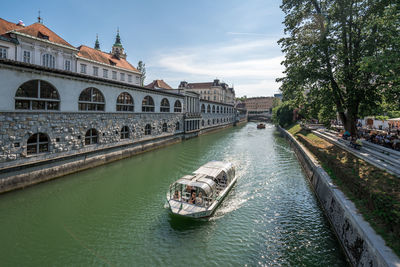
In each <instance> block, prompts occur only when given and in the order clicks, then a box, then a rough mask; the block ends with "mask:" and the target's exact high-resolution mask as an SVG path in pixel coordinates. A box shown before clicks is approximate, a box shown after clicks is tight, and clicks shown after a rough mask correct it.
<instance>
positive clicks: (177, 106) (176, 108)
mask: <svg viewBox="0 0 400 267" xmlns="http://www.w3.org/2000/svg"><path fill="white" fill-rule="evenodd" d="M174 112H182V104H181V101H179V100H176V101H175V105H174Z"/></svg>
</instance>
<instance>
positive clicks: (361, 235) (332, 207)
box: [277, 126, 400, 266]
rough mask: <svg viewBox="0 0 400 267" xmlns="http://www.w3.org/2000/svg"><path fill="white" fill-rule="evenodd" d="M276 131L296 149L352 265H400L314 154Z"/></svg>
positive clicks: (279, 128) (281, 130)
mask: <svg viewBox="0 0 400 267" xmlns="http://www.w3.org/2000/svg"><path fill="white" fill-rule="evenodd" d="M277 128H278V131H279V132H280V133H281V134H282V135H283V136H284V137H285V138H286V139H287V140H288V141H289V143H290V145H291V147H292V148H293V149H294V152H295V154H296V156H297V158H298V159H299V162H300V164H301V166H302V167H303V169H304V172H305V173H306V176H307V177H308V179H309V180H310V183H311V185H312V188H313V189H314V192H315V194H316V196H317V198H318V200H319V202H320V203H321V205H322V208H323V209H324V212H325V214H326V216H327V217H328V219H329V221H330V222H331V225H332V227H333V228H334V230H335V232H336V234H337V237H338V239H339V241H340V243H341V244H342V246H343V248H344V250H345V252H346V254H347V257H348V259H349V261H350V263H351V264H352V265H353V266H400V260H399V258H398V257H397V256H396V255H395V254H394V253H393V251H392V250H391V249H390V248H389V247H387V246H386V245H385V242H384V240H383V239H382V238H381V237H380V236H379V235H377V234H376V233H375V231H374V230H373V229H372V227H371V226H370V225H369V224H368V223H367V222H366V221H365V220H364V219H363V218H362V216H361V214H359V212H358V210H357V209H356V207H355V205H354V203H353V202H352V201H350V200H349V199H348V198H347V197H346V196H345V195H344V194H343V192H342V191H340V190H339V189H338V188H337V187H336V186H335V185H334V184H333V183H332V180H331V178H330V177H329V175H328V174H327V173H326V172H325V171H324V170H323V168H322V167H321V166H320V165H319V164H318V162H317V160H316V159H315V158H314V157H313V155H312V154H311V153H310V152H309V151H308V150H307V149H306V148H305V147H304V146H303V145H302V144H300V143H299V142H298V141H297V140H296V139H295V138H294V137H293V136H292V135H291V134H290V133H289V132H287V131H286V130H285V129H282V128H281V127H279V126H277Z"/></svg>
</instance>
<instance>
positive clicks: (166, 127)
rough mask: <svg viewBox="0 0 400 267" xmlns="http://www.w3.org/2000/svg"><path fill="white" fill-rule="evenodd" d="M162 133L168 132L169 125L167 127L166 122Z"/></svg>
mask: <svg viewBox="0 0 400 267" xmlns="http://www.w3.org/2000/svg"><path fill="white" fill-rule="evenodd" d="M162 132H163V133H166V132H168V125H167V124H166V123H165V122H164V123H163V125H162Z"/></svg>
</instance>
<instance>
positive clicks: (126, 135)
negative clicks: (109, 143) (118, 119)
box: [121, 126, 129, 139]
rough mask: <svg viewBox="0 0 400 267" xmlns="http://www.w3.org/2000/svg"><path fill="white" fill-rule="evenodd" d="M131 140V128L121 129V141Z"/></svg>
mask: <svg viewBox="0 0 400 267" xmlns="http://www.w3.org/2000/svg"><path fill="white" fill-rule="evenodd" d="M128 138H129V127H128V126H124V127H122V129H121V139H128Z"/></svg>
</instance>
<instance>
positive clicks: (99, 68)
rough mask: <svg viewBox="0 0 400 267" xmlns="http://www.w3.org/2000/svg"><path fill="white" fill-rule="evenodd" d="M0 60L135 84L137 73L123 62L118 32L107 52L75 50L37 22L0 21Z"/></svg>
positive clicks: (82, 46) (138, 80) (138, 82)
mask: <svg viewBox="0 0 400 267" xmlns="http://www.w3.org/2000/svg"><path fill="white" fill-rule="evenodd" d="M0 58H6V59H10V60H16V61H21V62H25V63H30V64H34V65H40V66H44V67H47V68H52V69H59V70H65V71H72V72H77V73H81V74H85V75H89V76H96V77H100V78H104V79H108V80H115V81H119V82H123V83H127V84H132V85H139V84H140V78H141V73H140V72H139V71H138V70H137V69H136V68H135V67H134V66H132V65H131V64H130V63H129V62H128V61H127V60H126V54H125V53H124V48H123V46H122V44H121V39H120V36H119V32H118V33H117V36H116V41H115V43H114V45H113V47H112V51H111V52H110V53H106V52H103V51H101V50H100V45H99V42H98V39H97V40H96V44H95V48H90V47H88V46H85V45H81V46H79V47H77V48H75V47H74V46H72V45H71V44H69V43H68V42H67V41H65V40H64V39H62V38H61V37H60V36H58V35H57V34H56V33H54V32H53V31H51V30H50V29H49V28H47V27H46V26H45V25H43V24H42V23H41V22H36V23H34V24H31V25H29V26H24V25H23V23H22V22H20V23H17V24H15V23H11V22H9V21H6V20H4V19H1V18H0Z"/></svg>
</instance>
